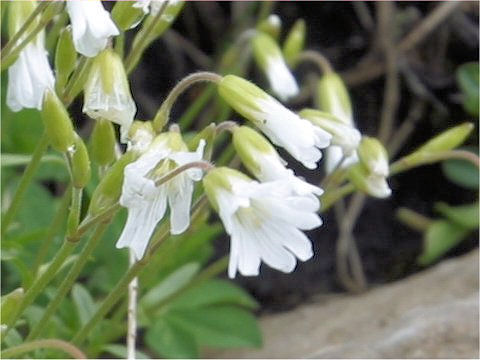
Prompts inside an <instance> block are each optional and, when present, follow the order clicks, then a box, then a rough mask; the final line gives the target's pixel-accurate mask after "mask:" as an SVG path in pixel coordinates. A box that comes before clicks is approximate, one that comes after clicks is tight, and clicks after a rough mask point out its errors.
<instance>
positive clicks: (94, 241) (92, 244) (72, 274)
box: [26, 223, 108, 341]
mask: <svg viewBox="0 0 480 360" xmlns="http://www.w3.org/2000/svg"><path fill="white" fill-rule="evenodd" d="M107 226H108V223H101V224H100V225H99V226H98V227H97V229H96V230H95V232H94V234H93V235H92V237H91V238H90V239H89V240H88V242H87V243H86V244H85V246H84V248H83V250H82V252H81V253H80V254H79V257H78V259H77V261H76V262H75V264H74V265H73V267H72V268H71V269H70V271H69V272H68V274H67V277H66V278H65V279H64V280H63V281H62V283H61V284H60V287H59V288H58V291H57V294H56V295H55V297H54V298H53V299H52V300H51V301H50V302H49V304H48V306H47V308H46V309H45V312H44V313H43V316H42V318H41V319H40V320H39V321H38V323H37V325H36V326H35V327H34V328H33V329H32V331H31V332H30V334H29V335H28V337H27V339H26V341H29V340H33V339H35V338H37V337H38V336H39V335H40V334H41V332H42V331H43V329H44V328H45V326H46V325H47V324H48V320H49V319H50V317H51V316H52V315H53V314H54V312H55V310H56V309H57V308H58V306H59V305H60V304H61V302H62V301H63V299H64V297H65V295H67V293H68V292H69V291H70V289H71V287H72V285H73V284H74V283H75V280H76V279H77V278H78V276H79V275H80V272H81V271H82V269H83V267H84V266H85V264H86V263H87V261H88V260H89V258H90V255H91V254H92V252H93V250H94V249H95V248H96V247H97V245H98V243H99V241H100V239H101V238H102V235H103V234H104V232H105V230H106V228H107Z"/></svg>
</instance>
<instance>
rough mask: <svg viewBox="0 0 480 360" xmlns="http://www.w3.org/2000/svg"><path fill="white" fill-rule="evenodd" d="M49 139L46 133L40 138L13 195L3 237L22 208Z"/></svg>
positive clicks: (3, 223) (3, 226)
mask: <svg viewBox="0 0 480 360" xmlns="http://www.w3.org/2000/svg"><path fill="white" fill-rule="evenodd" d="M48 144H49V140H48V137H47V135H46V134H45V133H44V134H43V135H42V137H41V138H40V141H39V142H38V143H37V146H36V148H35V150H34V152H33V154H32V159H31V160H30V163H29V164H28V165H27V167H26V168H25V171H24V172H23V175H22V178H21V179H20V183H19V185H18V188H17V190H16V191H15V194H14V195H13V199H12V203H11V204H10V206H9V208H8V210H7V212H6V213H5V215H4V216H3V219H2V230H1V237H2V238H3V237H4V235H5V233H6V231H7V230H8V227H9V225H10V223H11V222H12V220H13V219H14V218H15V215H16V214H17V211H18V209H19V208H20V204H21V202H22V200H23V197H24V195H25V192H26V191H27V189H28V186H29V185H30V183H31V182H32V180H33V176H34V175H35V172H36V171H37V169H38V167H39V166H40V164H41V160H42V156H43V154H44V153H45V152H46V151H47V149H48Z"/></svg>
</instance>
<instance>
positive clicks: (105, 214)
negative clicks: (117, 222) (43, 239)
mask: <svg viewBox="0 0 480 360" xmlns="http://www.w3.org/2000/svg"><path fill="white" fill-rule="evenodd" d="M120 208H121V206H120V204H118V203H116V204H114V205H112V206H110V207H109V208H107V209H105V210H104V211H102V212H101V213H99V214H98V215H95V216H93V217H89V216H87V217H85V218H84V219H83V221H82V223H81V224H80V226H79V227H78V228H77V231H75V233H74V234H73V235H72V236H70V237H69V238H68V240H69V241H71V242H77V241H78V240H80V238H81V237H82V235H83V234H85V233H86V232H87V231H88V230H89V229H90V228H91V227H92V226H94V225H96V224H98V223H99V222H101V221H105V220H106V219H108V218H110V217H113V215H114V214H115V213H116V212H117V211H118V210H120Z"/></svg>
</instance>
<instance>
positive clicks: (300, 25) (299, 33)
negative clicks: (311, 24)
mask: <svg viewBox="0 0 480 360" xmlns="http://www.w3.org/2000/svg"><path fill="white" fill-rule="evenodd" d="M306 31H307V29H306V26H305V21H304V20H303V19H298V20H297V21H296V22H295V24H293V26H292V28H291V29H290V31H289V33H288V35H287V38H286V39H285V42H284V43H283V57H284V58H285V60H286V61H287V64H288V65H290V66H295V65H296V64H297V60H298V55H300V53H301V52H302V51H303V49H304V47H305V37H306Z"/></svg>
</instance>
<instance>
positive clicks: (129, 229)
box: [116, 132, 205, 260]
mask: <svg viewBox="0 0 480 360" xmlns="http://www.w3.org/2000/svg"><path fill="white" fill-rule="evenodd" d="M204 146H205V142H204V141H203V140H202V141H201V142H200V144H199V146H198V148H197V150H196V151H195V152H189V151H188V149H187V147H186V145H185V144H184V143H183V141H182V139H181V136H180V134H178V133H174V132H170V133H164V134H161V135H159V136H158V137H157V138H156V139H155V140H154V141H153V142H152V144H151V145H150V147H149V148H148V150H147V151H146V152H145V153H144V154H143V155H142V156H141V157H140V158H139V159H138V160H136V161H135V162H133V163H131V164H129V165H127V166H126V167H125V171H124V181H123V187H122V195H121V197H120V205H122V206H123V207H126V208H128V217H127V222H126V223H125V227H124V228H123V232H122V234H121V236H120V238H119V240H118V242H117V245H116V246H117V248H123V247H129V248H130V249H131V250H132V251H133V253H134V254H135V257H136V258H137V260H138V259H141V258H142V257H143V255H144V254H145V250H146V248H147V245H148V242H149V240H150V237H151V236H152V234H153V232H154V230H155V227H156V226H157V224H158V222H159V221H160V220H162V218H163V217H164V215H165V212H166V209H167V203H168V205H169V207H170V232H171V233H172V234H180V233H182V232H184V231H185V230H186V229H187V228H188V226H189V225H190V207H191V203H192V194H193V187H194V186H193V182H194V181H198V180H200V179H201V177H202V171H201V170H200V169H193V168H192V169H189V170H186V171H184V172H182V173H180V174H179V175H177V176H175V177H174V178H172V179H171V180H168V181H167V182H166V183H164V184H161V185H159V186H156V184H155V181H156V180H157V179H158V178H161V177H162V176H163V175H165V174H166V173H168V172H169V171H171V170H173V169H175V168H176V167H178V166H181V165H185V164H187V163H190V162H194V161H199V160H201V159H202V156H203V149H204Z"/></svg>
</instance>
